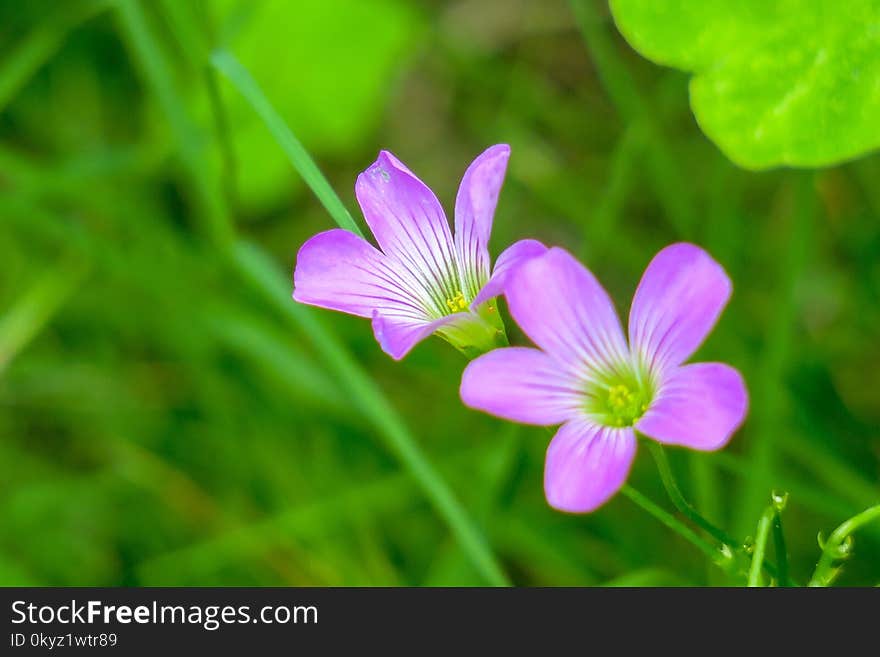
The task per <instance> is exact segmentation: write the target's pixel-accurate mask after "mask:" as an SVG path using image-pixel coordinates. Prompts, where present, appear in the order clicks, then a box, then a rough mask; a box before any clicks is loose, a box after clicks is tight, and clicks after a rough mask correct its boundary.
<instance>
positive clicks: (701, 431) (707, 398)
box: [635, 363, 749, 451]
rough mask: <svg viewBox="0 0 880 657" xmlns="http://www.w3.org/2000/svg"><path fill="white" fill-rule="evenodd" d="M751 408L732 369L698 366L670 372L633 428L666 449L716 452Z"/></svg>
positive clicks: (705, 364)
mask: <svg viewBox="0 0 880 657" xmlns="http://www.w3.org/2000/svg"><path fill="white" fill-rule="evenodd" d="M748 405H749V399H748V393H747V392H746V386H745V382H744V381H743V378H742V376H741V375H740V373H739V372H737V371H736V370H735V369H734V368H732V367H730V366H729V365H725V364H723V363H694V364H692V365H685V366H684V367H678V368H675V369H674V370H671V371H670V372H669V374H668V375H667V377H666V379H665V380H664V381H662V382H661V384H660V387H659V390H658V391H657V395H656V397H655V399H654V401H653V402H652V403H651V406H650V407H649V408H648V411H647V412H646V413H645V415H643V416H642V418H641V419H640V420H639V421H638V422H637V423H636V425H635V428H636V430H637V431H639V432H640V433H643V434H644V435H646V436H648V437H650V438H653V439H654V440H656V441H657V442H660V443H663V444H664V445H681V446H684V447H690V448H692V449H699V450H703V451H711V450H716V449H719V448H721V447H723V446H724V445H726V444H727V442H728V441H729V440H730V438H731V437H732V436H733V434H734V432H735V431H736V430H737V429H738V428H739V426H740V425H741V424H742V422H743V420H744V419H745V416H746V411H747V409H748Z"/></svg>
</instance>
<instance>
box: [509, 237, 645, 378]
mask: <svg viewBox="0 0 880 657" xmlns="http://www.w3.org/2000/svg"><path fill="white" fill-rule="evenodd" d="M505 296H506V298H507V304H508V307H509V308H510V314H511V315H513V318H514V319H515V320H516V322H517V324H519V326H520V328H522V330H523V331H524V332H525V334H526V335H528V336H529V338H531V339H532V341H533V342H534V343H535V344H536V345H538V346H539V347H541V348H542V349H543V350H544V351H546V352H547V353H548V354H550V355H551V356H553V357H554V358H556V360H558V361H559V362H561V363H566V364H568V365H569V366H570V367H571V368H573V369H575V370H578V371H580V372H582V373H584V374H586V375H589V374H590V373H591V372H596V371H601V372H608V371H609V370H612V369H615V368H617V367H618V366H619V365H620V364H621V363H624V362H625V361H627V359H628V351H627V347H626V342H625V340H624V337H623V329H622V328H621V326H620V319H619V318H618V316H617V312H616V311H615V310H614V304H613V303H612V302H611V299H610V298H609V297H608V293H607V292H605V290H604V289H603V288H602V286H601V285H600V284H599V282H598V281H597V280H596V278H595V277H594V276H593V274H591V273H590V272H589V271H588V270H587V269H586V268H585V267H584V266H583V265H582V264H581V263H579V262H578V261H577V260H576V259H575V258H574V257H573V256H572V255H571V254H570V253H568V252H567V251H565V250H563V249H560V248H557V247H554V248H552V249H550V250H549V251H547V253H545V254H544V255H542V256H538V257H536V258H532V259H531V260H528V261H526V262H525V263H523V264H522V265H521V266H519V267H516V268H515V270H514V272H513V274H512V276H511V279H510V281H509V283H508V285H507V289H506V291H505Z"/></svg>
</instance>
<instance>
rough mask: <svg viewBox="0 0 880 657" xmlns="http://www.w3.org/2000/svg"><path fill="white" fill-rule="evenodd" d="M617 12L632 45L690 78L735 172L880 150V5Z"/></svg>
mask: <svg viewBox="0 0 880 657" xmlns="http://www.w3.org/2000/svg"><path fill="white" fill-rule="evenodd" d="M610 4H611V11H612V14H613V16H614V20H615V22H616V23H617V26H618V28H619V29H620V31H621V33H622V34H623V36H624V37H625V38H626V40H627V41H628V42H629V43H630V44H631V45H632V46H633V48H635V49H636V50H637V51H638V52H640V53H641V54H642V55H644V56H645V57H647V58H648V59H651V60H653V61H655V62H657V63H659V64H664V65H668V66H674V67H676V68H680V69H683V70H685V71H689V72H692V73H693V77H692V78H691V84H690V96H691V107H692V109H693V111H694V115H695V116H696V119H697V122H698V123H699V124H700V127H701V128H702V129H703V131H704V132H705V133H706V135H708V136H709V138H710V139H712V140H713V141H714V142H715V143H716V144H717V145H718V147H719V148H720V149H721V150H722V151H723V152H724V153H725V154H726V155H727V156H728V157H730V159H731V160H733V161H734V162H736V163H737V164H739V165H741V166H743V167H746V168H750V169H765V168H768V167H773V166H777V165H792V166H801V167H817V166H824V165H830V164H834V163H837V162H840V161H841V160H846V159H850V158H853V157H856V156H858V155H861V154H863V153H865V152H867V151H869V150H871V149H874V148H877V147H878V146H880V2H877V1H876V0H848V1H847V2H840V1H839V0H736V1H735V2H727V1H724V0H706V1H705V2H698V1H695V0H611V3H610Z"/></svg>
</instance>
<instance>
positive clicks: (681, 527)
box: [620, 484, 733, 570]
mask: <svg viewBox="0 0 880 657" xmlns="http://www.w3.org/2000/svg"><path fill="white" fill-rule="evenodd" d="M620 492H621V493H623V494H624V495H626V496H627V497H628V498H629V499H630V500H632V501H633V502H634V503H635V504H637V505H638V506H640V507H641V508H642V509H644V510H645V511H647V512H648V513H649V514H650V515H652V516H654V518H656V519H657V520H659V521H660V522H661V523H663V524H664V525H665V526H666V527H668V528H669V529H671V530H672V531H674V532H675V533H677V534H678V535H679V536H681V537H682V538H684V539H685V540H686V541H688V542H689V543H691V544H692V545H693V546H695V547H696V548H697V549H698V550H700V551H701V552H703V554H705V555H706V556H707V557H709V559H710V560H711V561H712V563H715V564H717V565H718V566H719V567H720V568H722V569H723V570H728V568H727V565H728V564H731V565H732V563H733V561H732V556H731V557H726V556H725V553H724V552H723V551H720V550H718V549H716V548H715V546H714V545H712V544H711V543H709V542H708V541H706V540H704V539H703V538H702V537H701V536H700V535H699V534H697V533H696V532H695V531H694V530H693V529H691V528H690V527H688V526H687V525H685V524H684V523H683V522H681V521H680V520H678V518H676V517H675V516H674V515H672V514H671V513H669V512H667V511H665V510H664V509H662V508H661V507H660V506H658V505H657V504H655V503H654V502H653V501H651V500H650V499H648V498H647V497H645V496H644V495H642V494H641V493H640V492H639V491H637V490H636V489H635V488H633V487H632V486H630V485H629V484H624V486H623V488H621V489H620Z"/></svg>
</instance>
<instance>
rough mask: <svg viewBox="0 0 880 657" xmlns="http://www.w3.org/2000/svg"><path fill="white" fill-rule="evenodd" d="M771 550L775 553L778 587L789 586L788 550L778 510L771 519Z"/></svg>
mask: <svg viewBox="0 0 880 657" xmlns="http://www.w3.org/2000/svg"><path fill="white" fill-rule="evenodd" d="M773 550H774V552H776V574H777V578H778V581H779V586H791V584H792V582H791V580H790V579H789V577H788V549H787V548H786V546H785V534H784V533H783V531H782V514H781V513H780V512H779V510H778V509H777V511H776V515H775V516H774V517H773Z"/></svg>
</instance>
